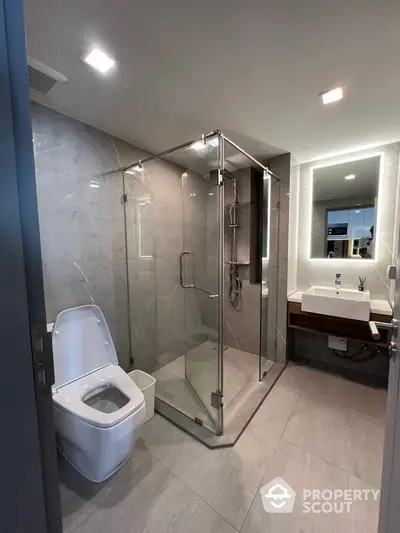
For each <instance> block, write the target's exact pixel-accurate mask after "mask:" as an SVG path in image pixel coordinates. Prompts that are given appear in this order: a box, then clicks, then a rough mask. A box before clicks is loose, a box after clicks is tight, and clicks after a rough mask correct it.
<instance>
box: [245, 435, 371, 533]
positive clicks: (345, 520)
mask: <svg viewBox="0 0 400 533" xmlns="http://www.w3.org/2000/svg"><path fill="white" fill-rule="evenodd" d="M276 477H281V478H283V479H284V480H285V481H286V482H287V483H289V485H290V486H291V487H292V488H293V489H294V490H295V491H296V502H295V507H294V509H293V512H292V513H291V514H268V513H266V512H265V511H264V508H263V506H262V501H261V495H260V493H259V492H258V493H257V495H256V497H255V499H254V501H253V504H252V506H251V509H250V511H249V513H248V515H247V517H246V521H245V523H244V526H243V528H242V530H241V531H242V533H269V532H271V533H272V532H273V533H287V532H290V533H322V532H323V533H338V532H341V533H376V531H377V521H378V512H379V502H377V501H372V500H371V501H367V502H365V501H358V502H355V503H354V504H353V505H352V508H351V511H350V513H349V514H347V513H342V514H338V513H332V514H324V513H321V514H316V513H310V514H307V513H304V512H303V497H302V494H303V489H307V488H310V489H321V490H323V489H326V488H329V489H335V488H337V489H347V488H357V489H361V488H371V487H370V486H369V485H367V484H366V483H365V482H363V481H360V480H358V479H356V478H354V477H353V476H350V475H349V474H347V473H346V472H344V471H343V470H340V469H338V468H336V467H335V466H333V465H331V464H329V463H327V462H326V461H324V460H322V459H319V458H318V457H315V456H314V455H312V454H310V453H307V452H306V451H304V450H302V449H301V448H298V447H297V446H293V445H292V444H289V443H287V442H285V441H283V440H281V441H280V442H279V444H278V446H277V448H276V450H275V453H274V455H273V457H272V459H271V461H270V463H269V466H268V468H267V471H266V473H265V475H264V478H263V481H262V485H264V484H267V483H269V482H270V481H272V480H273V479H274V478H276Z"/></svg>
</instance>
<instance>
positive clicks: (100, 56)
mask: <svg viewBox="0 0 400 533" xmlns="http://www.w3.org/2000/svg"><path fill="white" fill-rule="evenodd" d="M83 61H84V62H85V63H87V64H88V65H90V66H91V67H93V68H95V69H96V70H98V71H99V72H101V73H102V74H106V73H107V72H108V71H109V70H111V69H112V68H113V67H114V65H115V60H114V59H112V58H111V57H110V56H108V55H107V54H105V53H104V52H102V51H101V50H99V48H93V50H92V51H91V52H90V53H89V54H88V55H87V56H86V57H85V58H84V59H83Z"/></svg>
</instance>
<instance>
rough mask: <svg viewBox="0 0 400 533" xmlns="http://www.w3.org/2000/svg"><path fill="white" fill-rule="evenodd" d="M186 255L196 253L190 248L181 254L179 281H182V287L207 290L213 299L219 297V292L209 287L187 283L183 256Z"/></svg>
mask: <svg viewBox="0 0 400 533" xmlns="http://www.w3.org/2000/svg"><path fill="white" fill-rule="evenodd" d="M185 255H193V256H194V253H193V252H191V251H190V250H185V251H184V252H182V253H181V254H180V256H179V281H180V284H181V287H183V288H184V289H197V290H198V291H201V292H205V293H206V294H208V297H209V298H210V299H211V300H213V299H214V298H218V294H215V292H213V291H209V290H208V289H203V288H201V287H197V285H196V284H195V283H192V284H191V285H186V284H185V280H184V276H183V258H184V257H185Z"/></svg>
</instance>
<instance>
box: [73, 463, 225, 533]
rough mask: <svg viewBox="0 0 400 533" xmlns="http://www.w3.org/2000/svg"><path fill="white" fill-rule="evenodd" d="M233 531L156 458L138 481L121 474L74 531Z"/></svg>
mask: <svg viewBox="0 0 400 533" xmlns="http://www.w3.org/2000/svg"><path fill="white" fill-rule="evenodd" d="M111 531H116V532H118V533H188V532H190V533H234V531H235V530H234V529H233V528H232V527H231V526H230V525H229V524H228V523H227V522H226V521H225V520H224V519H223V518H221V516H219V515H218V514H217V513H216V512H215V511H213V510H212V509H211V508H210V507H209V506H208V505H207V504H206V503H204V502H203V501H202V500H201V499H200V498H199V497H198V496H197V495H196V494H194V492H192V491H191V490H190V489H189V488H188V487H187V486H185V485H184V484H183V483H182V482H181V481H180V480H179V479H178V478H177V477H175V476H174V475H173V474H171V472H169V471H168V470H167V469H166V468H165V467H164V466H162V465H161V464H160V463H158V462H156V463H155V464H154V465H153V466H152V468H151V470H150V471H149V472H148V473H147V475H146V476H145V477H143V478H142V479H141V480H140V481H139V482H137V483H135V482H134V481H133V480H132V479H131V477H130V476H129V475H121V476H120V477H119V480H118V483H116V484H115V486H114V488H113V491H112V493H109V494H108V495H107V497H106V498H105V499H103V500H102V502H101V505H100V506H99V507H98V508H97V510H96V512H95V513H93V514H91V515H90V516H89V517H88V518H87V519H86V520H85V521H84V522H83V523H82V524H81V525H80V526H79V527H78V529H77V530H76V533H110V532H111Z"/></svg>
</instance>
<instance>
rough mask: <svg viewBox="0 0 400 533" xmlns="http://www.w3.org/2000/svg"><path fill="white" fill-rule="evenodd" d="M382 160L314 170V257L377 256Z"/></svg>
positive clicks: (363, 160)
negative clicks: (377, 222) (377, 221)
mask: <svg viewBox="0 0 400 533" xmlns="http://www.w3.org/2000/svg"><path fill="white" fill-rule="evenodd" d="M380 159H381V156H379V155H378V156H374V157H369V158H366V159H358V160H354V161H349V162H346V163H340V164H338V165H330V166H326V167H321V168H315V169H314V170H313V176H312V183H313V201H312V220H311V231H312V236H311V257H312V258H331V259H374V258H375V242H376V239H375V228H376V216H377V205H378V183H379V168H380Z"/></svg>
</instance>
